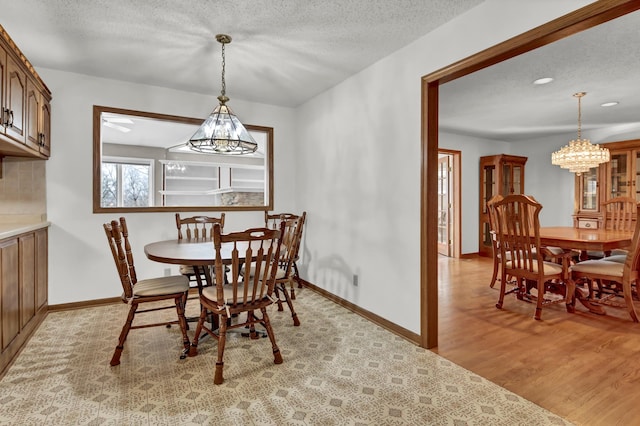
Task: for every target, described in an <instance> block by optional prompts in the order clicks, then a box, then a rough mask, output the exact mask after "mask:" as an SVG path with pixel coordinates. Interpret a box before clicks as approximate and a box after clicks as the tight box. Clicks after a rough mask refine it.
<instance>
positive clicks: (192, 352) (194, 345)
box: [189, 305, 207, 356]
mask: <svg viewBox="0 0 640 426" xmlns="http://www.w3.org/2000/svg"><path fill="white" fill-rule="evenodd" d="M206 319H207V308H206V307H204V306H202V305H200V318H199V319H198V325H197V326H196V334H195V336H193V341H192V342H191V347H190V348H189V356H196V355H198V340H199V338H200V333H202V327H203V326H204V321H205V320H206Z"/></svg>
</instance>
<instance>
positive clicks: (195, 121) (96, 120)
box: [93, 105, 274, 213]
mask: <svg viewBox="0 0 640 426" xmlns="http://www.w3.org/2000/svg"><path fill="white" fill-rule="evenodd" d="M105 112H106V113H113V114H122V115H132V116H139V117H144V118H152V119H155V120H161V121H169V122H175V123H182V124H192V125H195V126H199V125H200V124H202V122H203V119H202V118H191V117H181V116H176V115H167V114H158V113H152V112H143V111H135V110H129V109H122V108H113V107H105V106H98V105H94V106H93V213H141V212H183V211H184V212H190V211H198V212H205V211H261V210H262V211H267V210H272V209H273V186H274V185H273V128H272V127H263V126H253V125H245V127H246V128H247V130H250V131H252V130H253V131H258V132H264V133H265V134H266V138H267V142H266V151H267V155H266V156H265V167H267V169H268V170H267V181H266V182H265V183H264V184H265V190H266V191H268V197H267V198H268V201H267V202H266V204H263V205H255V206H251V205H249V206H247V205H242V206H233V205H220V206H151V207H102V206H101V203H100V200H101V174H102V171H101V170H102V143H101V128H102V123H101V115H102V113H105Z"/></svg>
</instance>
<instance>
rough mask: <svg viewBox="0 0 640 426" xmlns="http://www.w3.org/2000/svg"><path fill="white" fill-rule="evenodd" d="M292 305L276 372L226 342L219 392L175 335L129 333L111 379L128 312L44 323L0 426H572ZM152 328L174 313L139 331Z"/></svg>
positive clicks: (318, 311)
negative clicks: (297, 322) (296, 317)
mask: <svg viewBox="0 0 640 426" xmlns="http://www.w3.org/2000/svg"><path fill="white" fill-rule="evenodd" d="M297 296H298V298H297V300H295V301H294V302H295V304H296V310H297V312H298V315H299V317H300V320H301V322H302V325H301V326H300V327H293V324H292V321H291V317H290V315H289V312H288V311H287V310H286V308H285V311H284V312H277V311H276V309H275V306H273V307H272V309H270V310H269V312H270V317H271V320H272V323H273V326H274V329H275V332H276V339H277V341H278V345H279V346H280V349H281V351H282V355H283V358H284V363H283V364H281V365H274V364H273V356H272V354H271V345H270V343H269V339H266V338H265V339H262V338H261V339H259V340H249V339H248V338H246V337H242V336H241V335H240V334H237V333H234V334H230V337H229V339H228V340H227V345H226V348H225V367H224V377H225V382H224V383H223V384H222V385H220V386H216V385H214V384H213V371H214V365H215V358H216V341H215V340H214V339H210V338H207V339H203V340H202V341H201V342H200V345H199V346H198V349H199V355H198V356H197V357H193V358H187V359H185V360H180V359H179V354H180V349H181V347H180V340H181V338H180V331H179V330H178V328H177V327H176V326H173V327H172V328H165V327H154V328H146V329H139V330H132V331H131V333H130V334H129V338H128V339H127V342H126V344H125V350H124V352H123V355H122V360H121V361H122V363H121V364H120V365H119V366H117V367H110V366H109V360H110V359H111V355H112V353H113V350H114V346H115V344H116V341H117V337H118V334H119V333H120V329H121V327H122V324H123V323H124V320H125V317H126V311H127V308H128V307H127V306H126V305H124V304H122V305H110V306H101V307H94V308H86V309H78V310H71V311H64V312H53V313H50V314H49V315H48V316H47V318H46V320H45V321H44V322H43V324H42V325H41V326H40V328H39V329H38V330H37V331H36V333H35V334H34V336H33V337H32V338H31V340H30V341H29V343H28V344H27V345H26V347H25V348H24V350H23V351H22V353H21V354H20V355H19V357H18V358H17V360H16V362H15V363H14V364H13V365H12V366H11V368H10V369H9V371H8V372H7V373H6V375H5V376H4V378H3V379H2V381H0V404H1V405H2V410H1V411H0V424H11V425H42V424H47V425H53V424H55V425H71V424H83V425H129V424H135V425H178V424H179V425H217V424H224V425H569V424H570V423H569V422H567V421H565V420H563V419H562V418H560V417H558V416H556V415H554V414H552V413H550V412H549V411H547V410H544V409H542V408H541V407H539V406H537V405H535V404H533V403H531V402H529V401H527V400H525V399H523V398H521V397H519V396H517V395H515V394H513V393H511V392H509V391H507V390H505V389H503V388H501V387H499V386H497V385H495V384H493V383H491V382H489V381H487V380H485V379H483V378H482V377H480V376H478V375H476V374H473V373H471V372H469V371H467V370H465V369H463V368H461V367H459V366H457V365H455V364H453V363H451V362H449V361H447V360H446V359H444V358H442V357H440V356H439V355H436V354H434V353H432V352H430V351H428V350H424V349H421V348H419V347H416V346H415V345H413V344H412V343H410V342H407V341H406V340H404V339H402V338H400V337H397V336H396V335H394V334H392V333H390V332H388V331H386V330H384V329H382V328H380V327H378V326H376V325H374V324H372V323H371V322H369V321H367V320H366V319H364V318H362V317H360V316H359V315H356V314H354V313H352V312H350V311H348V310H346V309H344V308H342V307H341V306H339V305H337V304H335V303H333V302H331V301H328V300H326V299H325V298H324V297H322V296H320V295H318V294H316V293H314V292H313V291H311V290H308V289H302V290H298V292H297ZM197 309H198V308H197V301H195V300H190V301H189V312H188V313H189V314H195V313H196V312H197ZM153 316H155V319H159V318H164V317H168V318H174V317H175V311H173V310H167V311H158V312H156V313H153V314H146V315H141V316H140V318H137V320H138V322H142V320H143V319H145V321H146V320H149V317H153ZM145 317H146V318H145ZM194 329H195V323H191V331H190V336H191V335H192V334H193V331H194Z"/></svg>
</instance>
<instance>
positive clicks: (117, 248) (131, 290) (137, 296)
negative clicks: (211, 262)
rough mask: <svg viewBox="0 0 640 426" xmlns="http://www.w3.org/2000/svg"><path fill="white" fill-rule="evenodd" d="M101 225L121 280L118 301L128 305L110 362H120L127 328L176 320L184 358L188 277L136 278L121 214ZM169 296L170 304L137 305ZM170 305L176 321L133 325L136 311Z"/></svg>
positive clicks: (186, 348)
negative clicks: (142, 308)
mask: <svg viewBox="0 0 640 426" xmlns="http://www.w3.org/2000/svg"><path fill="white" fill-rule="evenodd" d="M103 228H104V231H105V233H106V235H107V241H108V242H109V248H110V249H111V254H112V255H113V260H114V262H115V264H116V268H117V270H118V276H119V277H120V283H121V284H122V290H123V293H122V301H123V302H124V303H128V304H129V305H130V308H129V314H128V316H127V319H126V321H125V323H124V326H123V327H122V332H121V333H120V338H119V340H118V345H117V346H116V349H115V352H114V353H113V357H112V358H111V365H112V366H114V365H118V364H120V356H121V355H122V350H123V349H124V342H125V340H127V336H128V334H129V330H132V329H136V328H146V327H155V326H161V325H165V326H166V325H170V324H175V323H176V322H177V323H178V324H180V331H181V332H182V340H183V345H184V352H183V355H182V356H181V358H184V356H185V354H186V352H187V351H188V350H189V337H188V336H187V322H186V318H185V316H184V308H185V303H186V300H187V291H188V290H189V280H188V279H187V277H185V276H183V275H175V276H168V277H159V278H149V279H145V280H138V276H137V274H136V268H135V265H134V262H133V254H132V252H131V244H130V243H129V231H128V229H127V222H126V220H125V218H124V217H121V218H120V220H119V221H118V220H112V221H111V222H110V223H105V224H104V225H103ZM170 299H173V301H174V305H167V306H158V305H157V304H154V306H153V307H151V308H148V309H144V310H139V309H138V308H139V306H140V305H142V304H144V303H147V302H158V301H162V300H170ZM173 307H175V309H176V311H177V313H178V320H177V321H170V322H160V323H147V324H141V325H133V320H134V318H135V316H136V314H141V313H144V312H153V311H157V310H161V309H170V308H173Z"/></svg>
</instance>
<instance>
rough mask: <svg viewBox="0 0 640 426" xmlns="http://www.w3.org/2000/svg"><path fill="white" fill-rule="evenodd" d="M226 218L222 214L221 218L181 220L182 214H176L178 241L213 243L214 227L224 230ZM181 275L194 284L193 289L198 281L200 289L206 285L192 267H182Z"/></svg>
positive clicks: (198, 217)
mask: <svg viewBox="0 0 640 426" xmlns="http://www.w3.org/2000/svg"><path fill="white" fill-rule="evenodd" d="M224 218H225V214H224V213H221V214H220V217H210V216H192V217H185V218H181V217H180V213H176V227H177V228H178V239H179V240H187V241H194V242H198V241H213V225H215V224H216V223H217V224H219V225H220V227H221V228H222V229H224ZM180 273H181V274H182V275H185V276H186V277H187V278H189V281H190V282H191V283H192V287H195V286H194V285H193V283H197V281H198V279H199V280H200V283H199V284H198V288H201V287H202V286H203V285H204V284H203V278H204V277H202V276H201V275H198V274H196V271H195V270H194V267H193V266H192V265H180Z"/></svg>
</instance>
